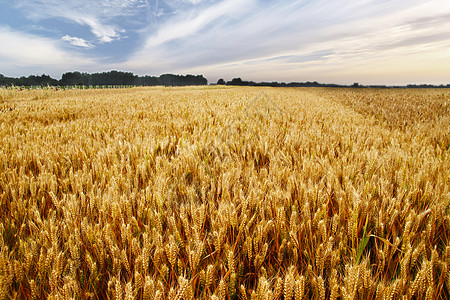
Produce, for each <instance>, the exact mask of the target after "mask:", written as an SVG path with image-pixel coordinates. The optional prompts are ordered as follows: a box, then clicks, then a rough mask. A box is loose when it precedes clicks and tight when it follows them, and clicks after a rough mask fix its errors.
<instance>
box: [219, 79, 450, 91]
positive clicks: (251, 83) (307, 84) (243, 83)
mask: <svg viewBox="0 0 450 300" xmlns="http://www.w3.org/2000/svg"><path fill="white" fill-rule="evenodd" d="M216 84H217V85H237V86H270V87H340V88H342V87H351V88H415V89H417V88H450V84H447V85H444V84H441V85H432V84H408V85H405V86H389V85H361V84H359V83H357V82H355V83H353V84H351V85H342V84H334V83H319V82H317V81H312V82H311V81H306V82H289V83H285V82H277V81H272V82H254V81H246V80H242V79H241V78H233V79H232V80H231V81H225V80H224V79H223V78H220V79H219V80H218V81H217V83H216Z"/></svg>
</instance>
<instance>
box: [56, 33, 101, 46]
mask: <svg viewBox="0 0 450 300" xmlns="http://www.w3.org/2000/svg"><path fill="white" fill-rule="evenodd" d="M61 39H62V40H63V41H66V42H69V43H70V44H72V45H74V46H78V47H83V48H93V47H94V46H93V45H92V44H91V43H89V42H88V41H86V40H85V39H82V38H78V37H73V36H70V35H65V36H63V37H62V38H61Z"/></svg>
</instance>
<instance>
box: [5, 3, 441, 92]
mask: <svg viewBox="0 0 450 300" xmlns="http://www.w3.org/2000/svg"><path fill="white" fill-rule="evenodd" d="M0 7H1V8H0V41H1V46H0V73H1V74H4V75H6V76H22V75H30V74H42V73H45V74H50V75H51V76H52V77H54V78H58V79H59V78H60V77H61V75H62V73H64V72H68V71H75V70H78V71H82V72H101V71H108V70H113V69H114V70H122V71H129V72H133V73H135V74H139V75H145V74H149V75H160V74H162V73H177V74H187V73H190V74H203V75H204V76H206V77H207V78H208V79H209V81H210V82H215V81H216V80H217V79H218V78H224V79H225V80H231V79H232V78H234V77H241V78H243V79H245V80H255V81H274V80H276V81H285V82H289V81H308V80H309V81H319V82H327V83H343V84H349V83H353V82H356V81H357V82H360V83H363V84H406V83H433V84H441V83H445V84H447V83H450V1H448V0H430V1H423V0H421V1H417V0H408V1H406V0H397V1H388V0H377V1H371V0H361V1H343V0H334V1H330V0H317V1H312V0H306V1H303V0H300V1H292V0H273V1H269V0H121V1H119V0H108V1H106V0H105V1H91V0H90V1H87V0H64V1H57V0H47V1H45V0H0Z"/></svg>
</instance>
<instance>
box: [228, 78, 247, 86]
mask: <svg viewBox="0 0 450 300" xmlns="http://www.w3.org/2000/svg"><path fill="white" fill-rule="evenodd" d="M227 84H228V85H243V81H242V79H241V78H233V79H232V80H231V81H228V82H227Z"/></svg>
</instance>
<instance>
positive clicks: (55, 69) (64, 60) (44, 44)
mask: <svg viewBox="0 0 450 300" xmlns="http://www.w3.org/2000/svg"><path fill="white" fill-rule="evenodd" d="M0 40H1V41H2V44H3V45H7V47H0V70H2V72H5V73H6V74H8V75H10V76H21V75H24V74H23V73H22V72H23V70H28V71H26V72H27V73H29V72H35V73H44V72H45V73H47V72H51V73H52V75H53V74H54V76H60V74H61V73H62V72H66V71H67V70H71V69H74V68H77V69H78V68H86V69H88V68H92V66H93V65H94V63H93V61H92V60H91V59H87V58H84V57H81V56H79V55H76V54H73V53H71V52H67V51H64V50H63V48H62V47H61V45H60V44H59V43H58V42H56V41H54V40H51V39H48V38H42V37H37V36H34V35H31V34H26V33H23V32H19V31H15V30H12V29H10V28H9V27H4V26H3V27H0Z"/></svg>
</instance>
